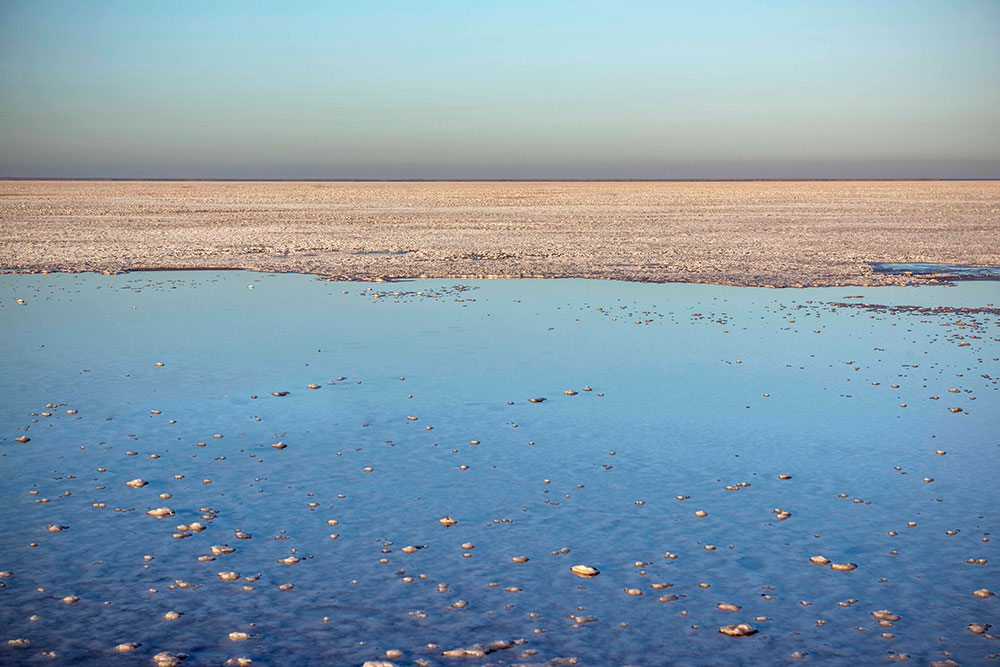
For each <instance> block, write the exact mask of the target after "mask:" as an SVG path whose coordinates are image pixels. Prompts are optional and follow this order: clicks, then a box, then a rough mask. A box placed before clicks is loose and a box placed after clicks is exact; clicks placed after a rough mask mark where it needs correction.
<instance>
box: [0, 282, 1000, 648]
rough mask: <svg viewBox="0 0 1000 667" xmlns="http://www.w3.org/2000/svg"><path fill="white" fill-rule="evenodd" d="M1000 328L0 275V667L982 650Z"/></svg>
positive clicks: (478, 293) (420, 287)
mask: <svg viewBox="0 0 1000 667" xmlns="http://www.w3.org/2000/svg"><path fill="white" fill-rule="evenodd" d="M248 287H252V288H253V289H248ZM19 300H20V301H21V302H23V303H19ZM998 306H1000V283H996V282H969V283H961V284H959V285H958V286H957V287H921V288H828V289H808V290H768V289H751V288H729V287H717V286H706V285H679V284H667V285H656V284H632V283H620V282H608V281H583V280H551V281H530V280H529V281H518V280H508V281H465V282H461V283H458V282H456V281H444V280H423V281H413V282H401V283H393V284H373V283H343V282H325V281H321V280H317V279H315V278H314V277H309V276H301V275H269V274H258V273H246V272H182V273H134V274H129V275H119V276H110V277H109V276H101V275H93V274H83V275H69V274H52V275H4V276H2V277H0V321H2V322H3V330H4V334H3V336H2V338H0V369H2V372H3V378H4V387H3V392H2V397H0V454H2V456H0V475H2V477H0V479H2V480H3V481H2V483H0V501H2V507H3V511H2V512H0V570H3V571H4V572H5V573H9V576H7V577H5V578H2V579H0V583H2V584H3V586H4V587H3V588H2V589H0V628H2V629H3V634H2V636H0V640H2V644H0V663H2V664H22V663H28V664H35V663H51V664H64V663H68V662H74V663H78V664H93V665H107V664H115V665H119V664H120V665H133V664H135V665H149V664H153V656H154V655H156V654H158V653H160V652H170V653H172V654H175V655H176V654H185V655H186V660H184V662H183V664H187V665H218V664H223V663H225V662H226V661H227V660H230V659H233V658H237V657H248V658H251V659H252V660H253V661H254V664H268V665H271V664H280V665H358V666H360V665H362V664H363V663H364V662H365V661H368V660H390V659H391V661H392V662H393V663H395V664H397V665H450V664H464V665H480V664H539V665H549V664H552V665H554V664H571V662H560V661H561V660H562V661H568V660H571V659H576V660H577V661H578V664H581V665H664V664H676V665H715V664H718V665H723V664H725V665H732V664H776V663H777V664H781V663H785V662H790V663H797V662H800V660H798V658H799V657H804V658H805V659H806V661H810V660H811V661H817V662H819V663H821V664H843V665H856V664H880V663H883V662H886V661H888V660H890V659H893V658H895V659H902V658H903V657H905V656H910V658H911V659H912V660H913V661H914V664H927V663H930V662H933V661H944V660H947V659H952V660H954V661H955V662H957V663H959V664H980V663H984V662H987V661H988V660H989V658H990V657H994V656H996V655H997V653H998V652H1000V642H996V641H991V640H990V639H989V637H990V635H991V633H992V632H993V631H994V630H996V629H997V628H993V629H992V630H990V629H987V630H986V631H985V634H977V633H976V632H973V631H971V630H970V629H969V626H970V624H979V626H981V628H985V626H986V625H987V624H993V625H994V626H1000V599H998V597H996V596H992V597H990V596H988V595H987V593H988V592H992V591H996V590H997V589H998V587H1000V577H998V574H1000V568H998V567H997V563H998V562H1000V560H998V555H997V554H996V553H995V552H996V547H995V544H996V541H991V540H992V536H991V532H992V531H994V530H995V528H996V518H997V514H998V509H1000V485H998V483H997V474H998V472H1000V465H998V463H1000V416H998V415H1000V395H998V392H997V387H998V385H997V384H996V382H997V377H998V376H1000V361H998V360H997V358H998V357H1000V343H998V342H997V339H998V338H1000V330H998V324H1000V314H998V312H1000V311H997V310H996V309H995V308H996V307H998ZM157 364H162V365H157ZM310 385H312V386H313V387H315V388H309V386H310ZM286 392H287V393H286ZM274 394H280V395H274ZM543 398H544V399H545V400H543V401H531V400H529V399H543ZM19 437H20V438H22V439H27V442H18V441H16V440H15V438H19ZM277 443H282V447H283V448H276V447H274V445H275V444H277ZM939 451H940V452H943V454H939V453H937V452H939ZM779 476H780V477H779ZM783 477H787V478H783ZM133 480H139V481H137V482H134V485H133V486H128V485H126V482H130V481H133ZM142 482H146V484H142ZM168 494H169V495H168ZM157 508H167V509H168V510H169V513H170V516H166V517H164V518H156V517H154V516H150V515H148V514H147V512H148V511H150V510H156V509H157ZM702 514H703V515H704V516H702ZM445 517H448V518H451V519H453V520H454V521H455V522H456V523H454V525H450V526H445V525H442V523H441V521H440V520H441V519H443V518H445ZM445 523H447V522H445ZM198 524H200V526H199V525H198ZM199 527H204V529H203V530H198V528H199ZM237 533H239V535H237ZM248 535H249V536H251V537H249V538H248V537H247V536H248ZM334 536H336V537H334ZM224 545H225V546H228V547H231V548H232V549H234V551H232V552H231V553H223V552H224V551H226V550H225V549H216V550H215V552H214V553H213V548H212V547H213V546H215V547H221V546H224ZM406 547H413V548H406ZM814 556H822V557H824V558H825V559H829V560H830V561H831V563H830V564H824V565H817V564H814V563H813V562H811V560H810V558H811V557H814ZM522 557H527V560H524V559H523V558H522ZM818 560H819V559H818ZM970 560H971V561H972V562H969V561H970ZM980 560H985V562H984V563H980V562H979V561H980ZM578 564H584V565H588V566H591V567H593V568H595V569H596V570H598V571H599V573H600V574H598V575H597V576H594V577H589V578H584V577H579V576H577V575H575V574H574V573H573V572H572V571H571V567H572V566H574V565H578ZM832 564H839V565H841V566H843V569H841V570H835V569H833V568H832V567H831V565H832ZM850 565H854V566H856V567H855V568H854V569H848V568H849V566H850ZM230 572H232V573H235V575H236V576H235V577H234V576H233V575H229V574H226V575H225V579H229V580H225V579H224V578H220V576H219V573H230ZM289 585H291V586H289ZM975 591H979V595H981V596H984V597H977V596H976V595H974V594H973V593H974V592H975ZM636 593H639V594H636ZM68 596H74V597H77V598H79V599H78V600H75V601H74V599H73V597H68ZM720 604H722V607H723V608H720V607H719V605H720ZM727 609H736V610H735V611H729V610H727ZM880 610H888V612H890V613H889V614H888V615H886V614H879V615H878V616H881V617H882V618H881V619H878V618H876V617H874V616H873V615H872V612H878V611H880ZM170 611H174V612H177V613H178V614H179V617H177V618H176V619H174V620H168V619H167V618H165V614H166V613H167V612H170ZM895 616H898V617H899V618H898V620H891V619H892V618H894V617H895ZM880 620H881V624H880ZM738 624H747V625H749V626H751V629H752V630H755V631H756V632H754V633H753V634H750V635H749V636H743V637H734V636H727V635H724V634H721V633H720V628H721V627H723V626H727V625H738ZM974 628H975V626H974ZM981 628H976V629H981ZM230 633H243V634H234V635H230ZM231 637H232V638H231ZM17 639H25V640H30V643H25V642H19V643H20V644H22V645H12V644H10V643H8V642H9V640H17ZM17 643H18V642H15V644H17ZM123 643H138V644H139V646H138V647H136V648H135V649H134V650H132V651H130V652H126V653H119V652H118V651H117V650H116V647H117V646H118V645H120V644H123ZM477 645H478V646H477ZM455 649H468V655H467V656H466V657H462V658H455V657H449V656H447V655H444V653H445V652H446V651H454V650H455ZM387 651H390V652H392V651H401V652H402V655H397V654H396V653H390V656H394V657H391V658H387V657H386V652H387ZM43 652H45V653H48V652H55V654H56V658H55V659H53V658H51V657H49V656H47V655H43ZM479 653H483V654H484V655H482V656H479Z"/></svg>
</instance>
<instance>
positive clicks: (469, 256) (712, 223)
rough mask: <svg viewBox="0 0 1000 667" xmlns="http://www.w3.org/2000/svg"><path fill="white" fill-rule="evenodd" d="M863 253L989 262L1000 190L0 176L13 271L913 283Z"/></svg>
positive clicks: (1, 261)
mask: <svg viewBox="0 0 1000 667" xmlns="http://www.w3.org/2000/svg"><path fill="white" fill-rule="evenodd" d="M869 262H941V263H954V264H973V265H996V264H1000V182H996V181H989V182H982V181H980V182H975V181H972V182H968V181H967V182H949V181H836V182H802V181H789V182H689V183H679V182H424V183H353V182H346V183H345V182H204V181H174V182H162V181H159V182H157V181H0V270H8V271H10V270H16V271H102V272H120V271H129V270H140V269H168V268H169V269H191V268H242V269H251V270H257V271H279V272H282V271H288V272H300V273H315V274H319V275H325V276H332V277H337V278H352V279H397V278H414V277H448V278H485V277H540V278H568V277H581V278H607V279H621V280H635V281H652V282H672V281H677V282H699V283H713V284H723V285H755V286H774V287H794V286H811V285H899V284H907V283H911V282H914V281H915V279H914V278H913V277H910V276H893V275H882V274H875V273H873V272H872V270H871V267H870V266H869V265H868V263H869ZM916 280H918V281H920V282H928V281H933V280H934V279H933V278H930V279H928V278H919V279H916Z"/></svg>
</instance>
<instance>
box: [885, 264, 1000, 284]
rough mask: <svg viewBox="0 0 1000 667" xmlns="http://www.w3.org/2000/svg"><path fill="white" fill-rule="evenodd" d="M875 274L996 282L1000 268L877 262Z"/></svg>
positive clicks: (999, 274) (999, 276)
mask: <svg viewBox="0 0 1000 667" xmlns="http://www.w3.org/2000/svg"><path fill="white" fill-rule="evenodd" d="M872 271H874V272H875V273H891V274H896V275H900V274H910V273H912V274H917V275H921V274H925V275H926V274H931V273H945V274H948V275H951V276H955V277H956V278H959V279H962V280H996V279H997V278H1000V266H969V265H968V264H927V263H925V262H903V263H898V264H891V263H883V262H875V263H873V264H872Z"/></svg>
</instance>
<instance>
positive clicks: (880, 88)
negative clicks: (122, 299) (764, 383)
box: [0, 0, 1000, 178]
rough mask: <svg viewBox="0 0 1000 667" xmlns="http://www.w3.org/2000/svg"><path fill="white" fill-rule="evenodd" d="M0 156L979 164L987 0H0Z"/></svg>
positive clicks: (780, 167)
mask: <svg viewBox="0 0 1000 667" xmlns="http://www.w3.org/2000/svg"><path fill="white" fill-rule="evenodd" d="M0 176H48V177H54V176H76V177H83V176H102V177H129V176H133V177H181V178H183V177H187V178H197V177H206V178H212V177H214V178H224V177H236V178H258V177H259V178H309V177H317V178H685V177H692V178H754V177H852V176H856V177H911V176H927V177H934V176H939V177H950V178H961V177H969V178H991V177H992V178H997V177H1000V2H996V1H992V2H976V1H971V0H970V1H966V0H957V1H955V2H940V1H935V2H924V1H921V0H907V1H903V2H893V1H888V0H886V1H882V2H871V1H869V2H849V1H840V2H820V1H815V2H721V1H720V2H714V3H694V2H685V3H672V2H628V1H617V2H603V3H598V2H544V1H543V2H516V1H511V2H503V3H501V2H495V3H494V2H491V3H485V2H484V3H473V2H469V1H465V2H424V3H415V2H371V3H358V2H351V3H349V2H280V3H279V2H246V1H244V2H159V3H147V2H134V1H127V2H97V1H94V2H65V1H59V0H31V1H28V0H25V1H24V2H9V1H7V0H0Z"/></svg>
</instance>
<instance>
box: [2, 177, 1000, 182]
mask: <svg viewBox="0 0 1000 667" xmlns="http://www.w3.org/2000/svg"><path fill="white" fill-rule="evenodd" d="M998 180H1000V177H992V178H942V177H937V176H926V177H924V176H922V177H911V178H896V177H876V178H862V177H857V178H851V177H838V178H793V177H792V178H781V177H777V178H752V177H751V178H225V177H209V178H198V177H194V178H186V177H162V178H153V177H141V176H139V177H124V176H109V177H105V176H0V181H108V182H116V181H120V182H124V181H141V182H156V181H165V182H209V183H211V182H215V183H224V182H234V183H759V182H779V183H780V182H792V183H798V182H803V183H809V182H817V183H822V182H851V181H875V182H877V181H884V182H894V181H895V182H902V181H928V182H931V181H998Z"/></svg>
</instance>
